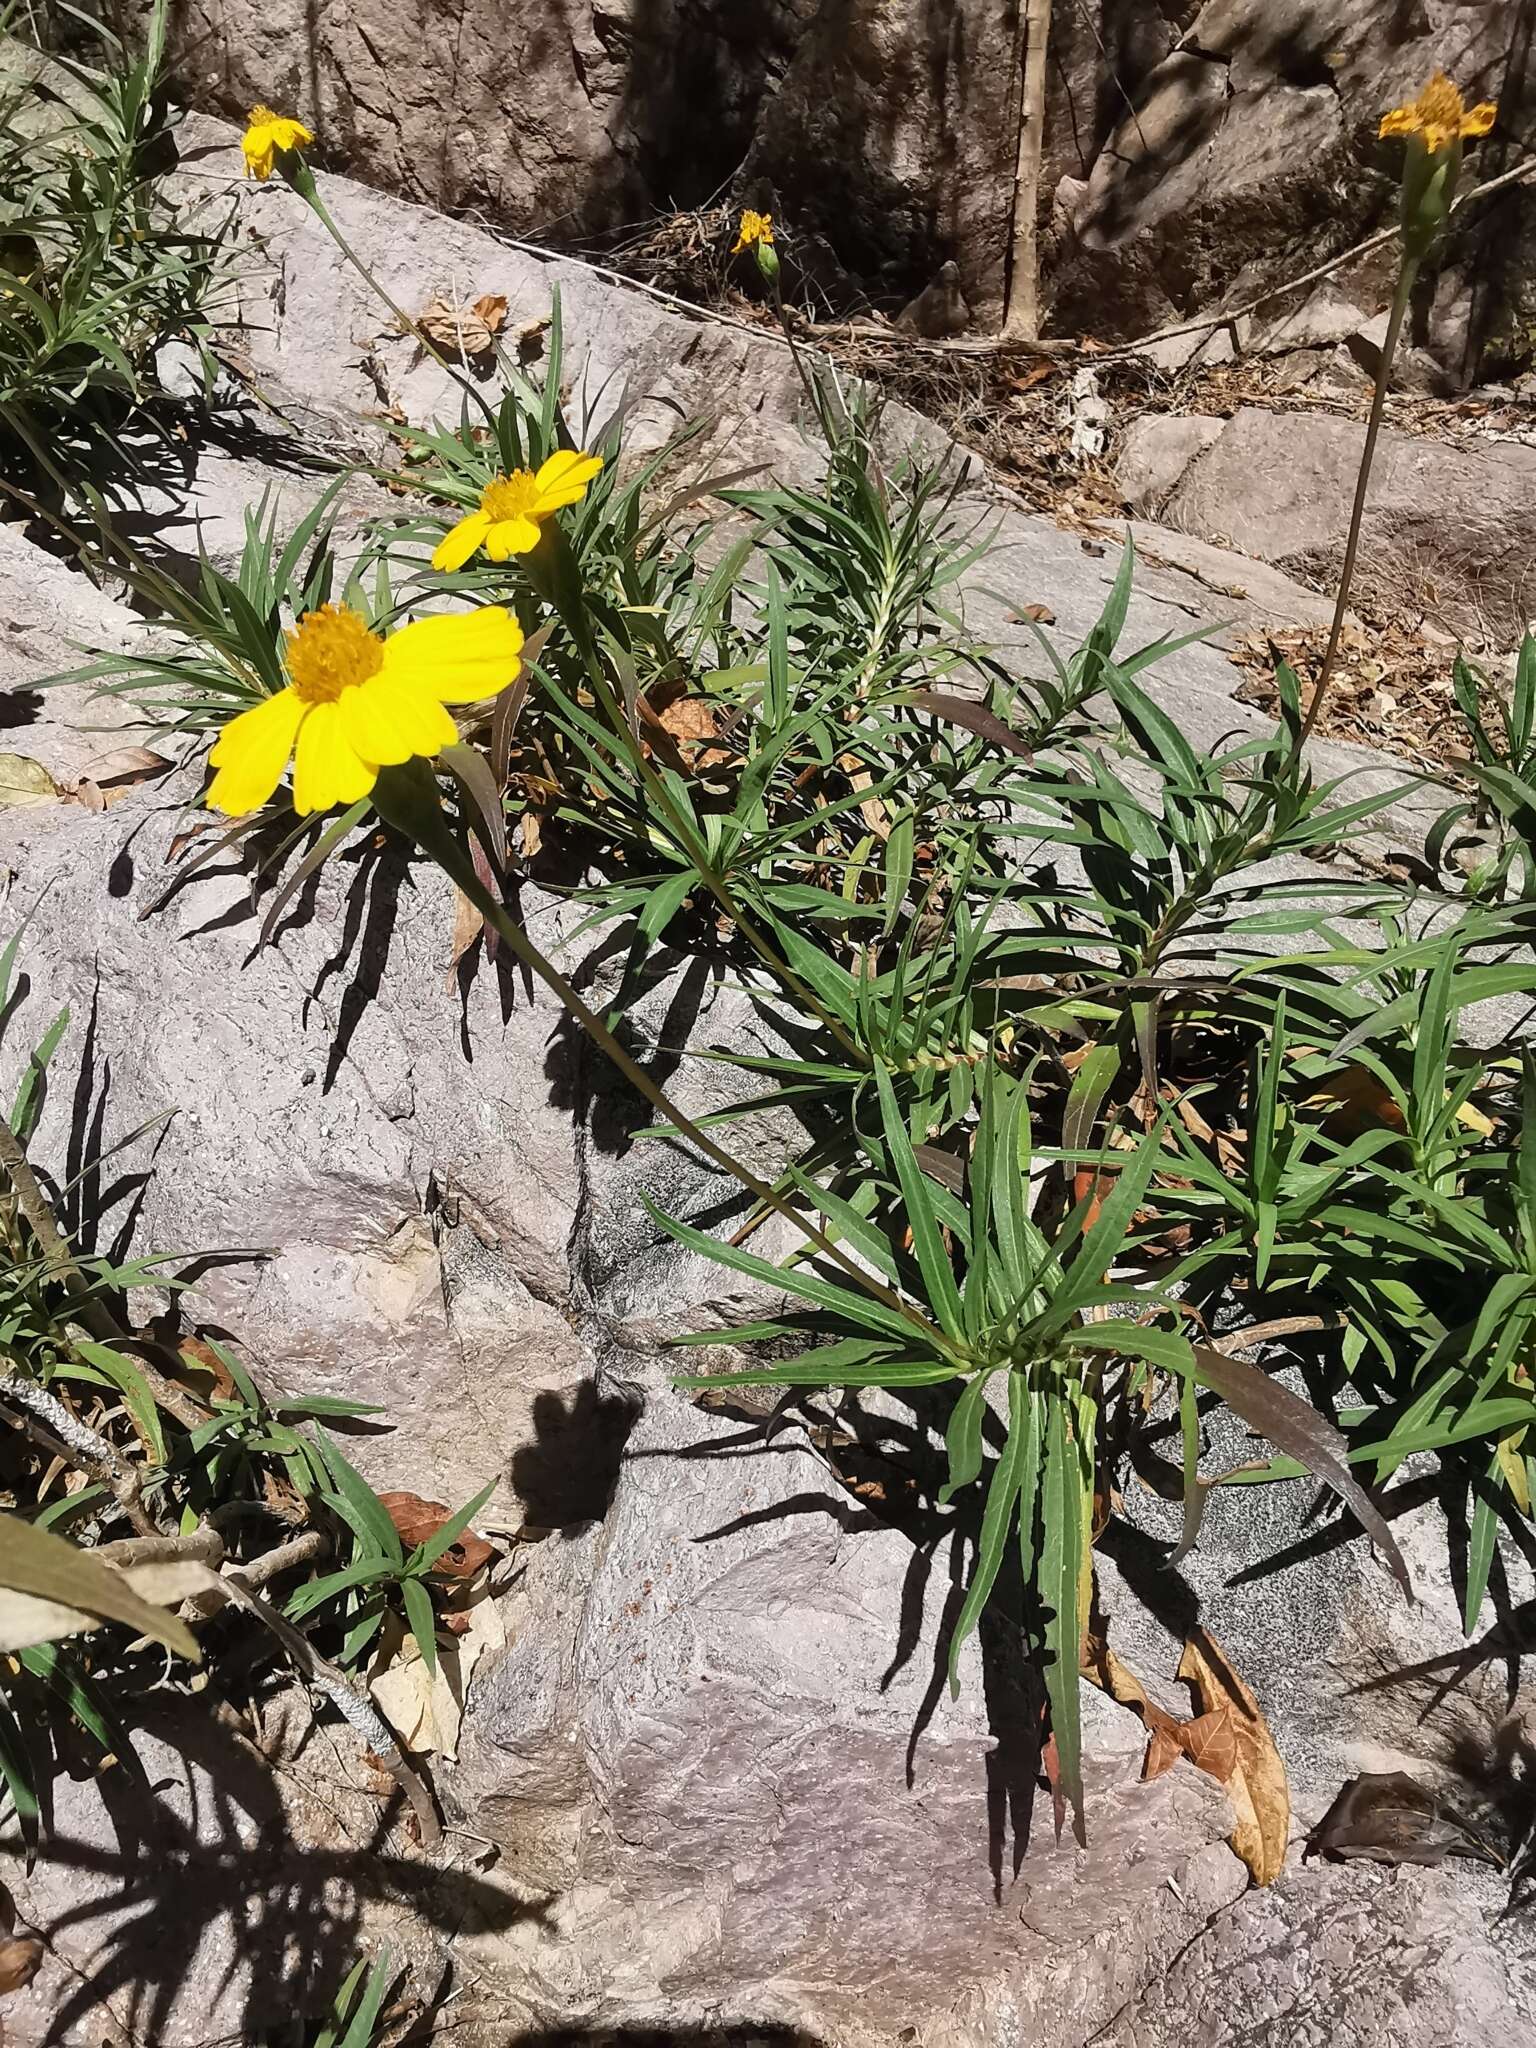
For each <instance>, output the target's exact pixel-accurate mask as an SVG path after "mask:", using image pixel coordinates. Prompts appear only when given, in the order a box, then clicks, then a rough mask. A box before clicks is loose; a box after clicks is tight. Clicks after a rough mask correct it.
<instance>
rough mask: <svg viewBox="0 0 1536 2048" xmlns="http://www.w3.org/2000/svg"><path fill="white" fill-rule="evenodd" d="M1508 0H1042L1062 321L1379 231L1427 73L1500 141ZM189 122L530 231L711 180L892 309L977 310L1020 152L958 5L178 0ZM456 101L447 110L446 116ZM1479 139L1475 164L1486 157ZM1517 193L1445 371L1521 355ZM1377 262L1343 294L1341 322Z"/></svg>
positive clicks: (999, 84) (1051, 224)
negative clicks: (1391, 141) (936, 304)
mask: <svg viewBox="0 0 1536 2048" xmlns="http://www.w3.org/2000/svg"><path fill="white" fill-rule="evenodd" d="M1522 20H1523V16H1522V14H1521V0H1488V4H1485V5H1482V6H1478V7H1476V8H1473V9H1468V8H1467V7H1466V6H1465V5H1461V4H1458V0H1423V4H1421V5H1418V6H1416V7H1415V8H1412V9H1410V10H1408V11H1407V12H1406V13H1405V12H1404V11H1403V10H1402V9H1384V8H1382V7H1381V6H1379V5H1375V4H1373V0H1328V4H1324V0H1207V4H1205V5H1203V6H1202V5H1200V4H1198V0H1178V4H1174V0H1127V4H1124V5H1121V6H1118V7H1116V8H1113V9H1109V10H1105V9H1088V8H1072V7H1057V8H1056V9H1055V10H1054V11H1053V19H1052V23H1051V31H1050V62H1049V70H1048V81H1047V99H1046V108H1045V121H1044V133H1043V165H1042V177H1041V184H1040V190H1039V194H1038V198H1039V218H1040V223H1041V226H1042V228H1043V229H1048V230H1049V232H1048V233H1047V237H1046V255H1047V267H1048V276H1047V287H1048V291H1049V292H1050V293H1051V294H1053V295H1054V298H1055V320H1056V324H1057V326H1058V328H1059V329H1061V330H1062V331H1085V332H1091V333H1095V334H1100V335H1109V334H1114V335H1120V336H1126V335H1131V334H1135V333H1138V332H1145V331H1146V330H1148V329H1150V328H1153V327H1156V326H1158V325H1161V324H1163V323H1164V322H1166V321H1170V320H1173V319H1177V318H1179V317H1187V316H1188V315H1189V314H1190V313H1191V312H1192V311H1199V310H1201V309H1203V308H1204V307H1206V306H1208V305H1210V304H1211V303H1213V302H1214V300H1215V299H1216V297H1217V296H1218V295H1219V294H1222V293H1224V292H1226V291H1227V290H1228V289H1229V288H1232V289H1233V291H1234V296H1237V295H1239V289H1240V290H1241V291H1244V292H1249V293H1251V292H1252V291H1254V290H1256V289H1258V288H1261V287H1262V286H1264V285H1269V284H1274V283H1277V282H1279V281H1280V280H1281V279H1283V278H1285V277H1289V276H1294V275H1296V274H1297V272H1298V271H1301V270H1304V269H1306V268H1308V267H1309V266H1310V264H1312V263H1314V262H1315V261H1316V260H1317V258H1318V254H1319V253H1320V245H1321V253H1322V254H1328V253H1331V252H1332V251H1334V250H1338V249H1343V248H1346V247H1348V246H1349V245H1351V244H1352V243H1353V242H1355V241H1357V240H1359V239H1360V238H1361V237H1362V236H1363V235H1364V234H1365V233H1367V232H1368V231H1369V230H1370V229H1371V228H1373V227H1375V226H1377V225H1379V224H1381V222H1382V221H1383V220H1384V218H1385V217H1386V215H1387V213H1388V211H1389V209H1390V207H1391V204H1392V177H1393V174H1394V170H1395V165H1394V161H1393V158H1392V155H1391V152H1390V151H1389V150H1387V149H1383V148H1381V147H1379V146H1378V145H1377V143H1376V141H1375V132H1376V125H1377V122H1378V120H1379V118H1380V116H1381V114H1382V113H1383V111H1385V109H1387V108H1388V107H1390V106H1393V105H1395V104H1396V103H1397V102H1398V101H1399V100H1401V99H1403V98H1405V97H1411V95H1412V94H1413V93H1415V92H1416V91H1417V90H1418V88H1419V87H1420V85H1422V84H1423V82H1424V80H1425V79H1426V78H1427V77H1428V75H1429V73H1430V71H1431V70H1432V69H1433V68H1434V67H1435V66H1436V65H1437V64H1447V65H1449V67H1450V68H1451V69H1452V70H1453V71H1454V72H1455V74H1456V76H1457V78H1458V80H1459V81H1460V82H1461V83H1462V84H1463V85H1464V86H1465V87H1467V88H1468V90H1469V91H1470V92H1471V93H1472V95H1473V96H1478V97H1481V96H1487V97H1493V98H1498V99H1501V100H1503V101H1504V103H1505V105H1506V109H1507V119H1508V126H1507V133H1508V134H1509V135H1518V134H1519V133H1520V118H1521V94H1522V90H1524V89H1525V87H1524V81H1523V77H1522V65H1523V62H1524V61H1525V60H1523V59H1522V56H1521V51H1522V47H1523V46H1522V41H1521V27H1520V25H1521V22H1522ZM176 28H177V34H178V48H179V51H180V53H181V58H180V64H181V82H182V84H183V88H184V91H185V97H186V98H187V100H188V101H189V103H191V104H194V105H199V106H203V107H208V108H210V109H217V110H219V111H221V112H224V113H228V114H231V115H235V116H237V117H243V115H244V114H245V112H246V110H247V109H248V108H249V107H250V105H251V104H252V103H253V102H255V101H258V100H265V101H268V102H271V103H273V104H280V105H282V106H284V107H285V108H286V109H287V110H289V111H291V112H294V113H297V114H299V115H301V116H302V117H303V118H304V119H305V120H306V121H308V122H309V123H310V125H311V126H312V127H313V128H314V129H315V130H316V132H317V135H318V137H319V142H318V145H317V151H318V154H317V161H320V162H324V163H327V164H329V165H332V166H334V167H337V168H341V169H346V170H350V171H353V172H355V173H356V174H358V175H360V176H362V177H364V178H365V179H367V180H368V181H369V182H370V183H375V184H378V185H380V186H382V187H383V188H385V189H387V190H392V191H396V192H402V193H405V194H408V195H409V196H411V197H413V198H418V199H422V200H425V201H427V202H429V203H431V204H433V205H436V206H439V207H441V208H442V209H443V210H444V211H446V212H449V213H471V212H473V213H480V214H483V215H484V216H485V217H486V218H488V219H490V220H492V221H496V222H499V223H500V224H502V225H504V226H507V227H510V228H511V229H512V230H513V231H514V232H518V233H522V234H529V235H532V236H535V237H536V238H538V239H541V240H549V239H555V240H558V239H561V238H569V239H570V240H573V241H577V240H580V239H582V238H586V237H590V236H592V235H593V234H594V233H600V232H602V231H604V230H606V229H611V228H618V227H623V228H624V229H625V230H631V229H632V227H633V224H634V223H636V222H643V221H645V220H646V219H647V218H649V217H650V216H652V215H654V214H656V213H666V212H669V211H671V210H672V209H673V208H675V207H679V206H681V207H696V206H702V205H705V204H706V203H708V202H709V201H710V200H711V198H712V197H713V196H714V195H715V194H717V193H718V192H720V191H722V190H723V191H727V192H734V193H735V194H736V195H737V196H739V197H743V198H746V199H747V200H749V201H750V202H751V203H754V204H757V203H760V202H761V201H762V200H764V199H767V200H769V201H770V202H771V203H772V205H773V207H774V210H775V211H776V213H777V215H778V217H779V219H780V221H781V223H782V224H783V226H784V228H785V230H786V232H787V235H788V237H789V240H790V246H791V247H792V248H794V247H795V246H796V244H797V243H798V246H799V249H800V252H801V253H802V254H803V256H804V258H805V260H806V262H807V265H808V267H809V268H810V269H811V270H812V271H813V272H814V273H815V274H816V276H817V278H818V281H819V282H821V283H823V284H825V283H828V282H830V283H831V284H832V286H833V288H834V289H835V290H839V291H842V292H845V293H846V291H847V289H848V284H847V277H846V276H845V273H848V274H851V275H852V277H853V278H855V279H857V280H860V281H862V284H863V286H864V288H865V289H866V290H868V289H873V290H874V291H876V292H877V293H883V294H886V295H888V297H889V299H890V301H891V303H892V304H893V306H894V305H899V304H900V303H901V302H902V301H903V300H904V299H905V298H907V297H909V296H910V295H911V294H912V293H913V292H914V291H917V290H920V289H921V288H922V287H923V286H924V285H925V284H926V283H927V282H928V280H929V279H930V278H931V277H932V276H933V275H934V272H935V271H936V270H937V269H938V268H939V266H940V264H941V263H943V262H944V261H946V260H953V261H955V262H956V263H957V264H958V267H959V270H960V276H961V284H962V288H963V290H964V294H965V297H966V299H967V301H968V302H969V304H970V307H971V310H972V312H973V314H974V315H975V316H976V317H977V318H978V319H979V320H980V321H982V322H983V323H990V322H992V321H994V320H995V319H996V318H997V316H998V315H999V314H1000V313H1001V310H1002V305H1003V297H1004V287H1005V278H1006V265H1007V261H1008V249H1009V226H1010V219H1009V217H1010V210H1011V205H1012V196H1013V188H1014V176H1015V169H1016V164H1017V159H1018V145H1019V115H1020V107H1019V91H1018V81H1019V75H1020V55H1021V50H1020V32H1019V23H1018V14H1017V10H1013V9H1001V10H1000V9H997V8H993V7H988V6H986V5H985V4H982V0H957V4H955V5H953V6H950V7H947V8H944V9H938V10H935V9H934V8H933V7H932V6H930V5H927V4H924V0H753V4H752V5H751V6H743V5H742V4H740V0H702V4H688V0H617V4H615V5H613V6H611V7H607V8H603V9H598V10H595V11H591V10H585V9H583V8H581V7H579V6H576V5H574V4H572V0H556V4H553V5H551V6H550V7H548V8H546V9H545V10H544V11H543V12H542V13H541V14H540V15H539V17H538V19H537V20H536V21H535V20H532V19H530V20H528V21H526V22H525V21H523V20H521V19H519V20H518V21H516V22H515V23H512V24H510V25H509V24H508V22H507V20H506V18H505V15H504V13H503V12H502V11H500V10H498V9H496V8H494V7H493V6H491V5H490V0H471V4H470V5H469V6H468V7H467V8H465V9H464V10H461V11H460V12H459V13H457V14H455V15H454V16H453V17H452V18H451V19H450V18H448V17H444V18H443V19H441V20H439V19H438V18H437V17H435V16H433V15H431V14H430V13H429V14H427V15H424V16H420V17H417V16H415V15H403V14H401V13H400V12H399V10H398V9H396V8H393V7H391V6H390V5H388V4H387V0H360V4H359V5H357V6H354V7H351V8H348V9H335V8H322V9H319V10H316V9H313V8H306V7H304V6H302V5H301V4H300V0H279V4H277V5H276V6H261V7H258V6H256V5H255V4H254V0H188V4H186V5H185V6H183V7H181V8H179V9H178V10H177V20H176ZM444 108H449V109H451V110H452V111H451V114H450V115H449V116H448V117H447V118H445V117H444V113H443V109H444ZM1506 148H1507V145H1506V144H1505V143H1503V142H1502V141H1501V140H1499V139H1497V138H1496V139H1493V140H1491V141H1490V142H1488V143H1485V144H1484V145H1483V147H1482V148H1481V149H1480V151H1478V152H1477V154H1476V161H1477V162H1478V164H1479V166H1480V168H1481V172H1482V175H1484V176H1488V175H1491V174H1492V173H1493V172H1495V171H1497V170H1500V169H1503V168H1505V167H1506V157H1505V154H1504V151H1505V149H1506ZM1532 206H1533V202H1532V200H1531V198H1530V195H1529V193H1528V192H1527V193H1525V194H1520V193H1512V194H1508V195H1506V196H1505V197H1504V198H1503V199H1501V200H1500V201H1499V202H1498V203H1497V205H1495V206H1492V207H1490V208H1489V209H1488V210H1487V211H1486V212H1485V214H1484V215H1483V216H1482V218H1480V219H1479V220H1478V221H1477V222H1475V223H1473V224H1472V225H1471V226H1470V227H1469V228H1468V229H1466V230H1465V231H1463V233H1462V234H1461V235H1460V236H1458V239H1457V241H1456V242H1455V244H1454V245H1453V247H1452V250H1451V261H1450V264H1449V268H1448V272H1447V275H1446V279H1445V287H1444V289H1443V291H1442V292H1441V294H1440V295H1439V300H1438V303H1437V313H1436V321H1435V325H1436V333H1437V343H1438V345H1439V346H1440V348H1441V350H1442V353H1444V354H1446V355H1447V358H1448V359H1449V358H1451V357H1453V356H1459V357H1462V358H1471V359H1475V357H1476V355H1477V353H1478V351H1479V350H1480V349H1482V348H1484V347H1487V348H1490V349H1491V350H1493V351H1494V352H1495V354H1497V353H1498V352H1500V351H1503V352H1506V353H1507V352H1508V351H1509V350H1510V349H1511V348H1512V347H1514V348H1518V347H1519V345H1520V337H1521V335H1522V334H1526V340H1525V343H1524V346H1525V347H1526V349H1527V350H1528V347H1529V340H1528V333H1527V329H1528V325H1529V318H1530V313H1531V307H1530V301H1529V286H1528V283H1527V282H1526V281H1525V280H1526V279H1527V278H1528V275H1529V265H1528V264H1523V262H1522V252H1523V251H1524V250H1525V249H1526V247H1527V243H1528V237H1529V235H1530V233H1531V224H1532V219H1533V214H1532ZM1387 275H1388V270H1387V259H1382V258H1378V259H1376V260H1375V261H1374V262H1372V263H1370V264H1367V265H1366V266H1365V267H1364V268H1362V269H1361V270H1360V271H1359V272H1358V273H1357V274H1356V275H1355V276H1353V277H1352V278H1351V279H1350V288H1351V290H1352V291H1354V292H1356V293H1358V295H1359V296H1360V299H1361V304H1362V308H1363V310H1365V311H1367V312H1370V311H1374V310H1376V308H1377V305H1378V304H1379V302H1380V301H1381V299H1382V298H1383V297H1384V294H1385V291H1386V289H1387V288H1388V287H1387V282H1386V280H1387Z"/></svg>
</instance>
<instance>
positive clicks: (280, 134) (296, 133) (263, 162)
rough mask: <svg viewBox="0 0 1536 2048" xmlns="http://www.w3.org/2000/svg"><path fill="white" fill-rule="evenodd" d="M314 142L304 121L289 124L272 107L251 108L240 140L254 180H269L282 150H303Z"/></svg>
mask: <svg viewBox="0 0 1536 2048" xmlns="http://www.w3.org/2000/svg"><path fill="white" fill-rule="evenodd" d="M314 139H315V138H314V136H313V135H311V134H310V132H309V130H308V129H307V128H306V127H305V126H304V123H303V122H302V121H290V120H289V119H288V117H287V116H286V115H285V114H274V113H273V111H272V109H271V108H270V107H252V109H251V114H250V119H249V120H248V121H247V122H246V124H245V133H244V135H243V136H242V137H241V138H240V147H241V149H242V150H243V151H244V152H245V168H246V170H247V171H248V172H249V173H250V175H251V176H252V177H253V178H261V179H267V178H270V177H271V175H272V166H273V164H274V163H275V162H276V160H277V155H278V152H279V151H280V150H289V149H302V148H303V147H304V145H305V144H306V143H309V142H313V141H314Z"/></svg>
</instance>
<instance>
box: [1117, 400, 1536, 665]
mask: <svg viewBox="0 0 1536 2048" xmlns="http://www.w3.org/2000/svg"><path fill="white" fill-rule="evenodd" d="M1160 431H1161V432H1162V433H1163V434H1166V435H1167V436H1169V437H1170V438H1171V437H1172V436H1173V434H1174V431H1175V430H1174V429H1173V428H1171V427H1169V428H1163V429H1160ZM1364 437H1365V430H1364V428H1363V427H1362V426H1358V425H1356V424H1355V423H1354V422H1353V421H1349V420H1331V419H1325V418H1322V417H1320V416H1318V415H1313V414H1306V413H1294V412H1270V411H1267V410H1265V409H1263V408H1260V407H1258V406H1243V407H1242V408H1241V409H1240V410H1239V411H1238V412H1237V413H1236V415H1235V416H1234V417H1233V418H1232V419H1231V420H1230V421H1228V422H1227V424H1226V426H1225V427H1224V428H1223V430H1222V432H1221V434H1220V436H1219V437H1218V438H1215V439H1213V440H1212V441H1211V444H1210V446H1209V447H1208V448H1207V449H1206V450H1205V451H1204V453H1202V454H1199V455H1198V456H1197V457H1195V459H1193V460H1192V461H1191V462H1190V463H1189V464H1188V465H1187V466H1186V467H1185V468H1184V469H1183V471H1182V474H1181V475H1180V477H1179V480H1178V482H1177V484H1176V485H1175V487H1174V489H1173V491H1172V493H1171V495H1170V496H1168V497H1167V498H1166V500H1165V501H1164V504H1163V508H1162V510H1163V517H1164V518H1165V519H1166V520H1167V522H1168V523H1169V524H1170V525H1175V526H1182V527H1184V528H1186V529H1187V530H1189V531H1190V532H1193V533H1197V534H1199V535H1201V536H1203V537H1204V538H1205V539H1207V540H1215V541H1220V542H1222V543H1223V544H1225V545H1227V546H1231V547H1235V548H1237V549H1239V550H1240V551H1242V552H1244V553H1247V554H1253V555H1258V556H1260V557H1261V558H1262V559H1263V560H1265V561H1269V562H1273V563H1275V564H1276V565H1277V566H1278V567H1280V568H1282V569H1286V570H1288V571H1289V572H1291V573H1292V574H1300V575H1303V576H1308V577H1312V578H1314V579H1316V580H1319V581H1321V582H1324V583H1327V582H1329V581H1330V580H1331V579H1332V578H1334V577H1335V576H1336V574H1337V570H1338V565H1339V563H1340V562H1341V561H1342V557H1343V551H1344V543H1345V539H1346V537H1347V533H1348V528H1349V513H1350V504H1351V501H1352V498H1353V495H1354V482H1355V476H1356V472H1357V470H1358V468H1359V463H1360V454H1361V448H1362V446H1363V443H1364ZM1140 459H1141V461H1142V464H1143V466H1144V465H1145V460H1146V458H1145V455H1143V456H1142V457H1141V458H1140ZM1134 474H1135V472H1134V468H1133V472H1132V479H1133V481H1134ZM1533 504H1536V448H1528V447H1526V446H1524V445H1523V444H1522V443H1519V442H1514V441H1489V442H1486V443H1483V444H1480V445H1478V446H1476V447H1470V446H1465V445H1460V446H1453V445H1451V444H1448V443H1446V442H1442V441H1437V440H1433V439H1431V438H1429V437H1428V436H1427V435H1420V434H1407V433H1402V432H1397V431H1394V430H1392V429H1390V428H1388V429H1386V430H1384V431H1383V433H1382V435H1381V439H1380V443H1379V445H1378V448H1377V453H1376V461H1375V466H1374V468H1373V470H1372V474H1371V492H1370V497H1369V499H1368V501H1367V505H1366V514H1365V525H1364V529H1363V538H1362V544H1361V561H1360V568H1359V584H1358V587H1359V589H1360V592H1361V595H1362V596H1363V597H1370V598H1373V599H1374V600H1375V601H1377V602H1378V603H1381V604H1383V605H1385V606H1386V607H1388V608H1390V609H1392V610H1395V611H1398V612H1406V613H1408V614H1409V615H1410V616H1419V617H1424V616H1428V617H1430V618H1433V619H1435V620H1437V622H1439V623H1442V624H1444V625H1446V626H1448V627H1450V628H1452V629H1453V630H1456V631H1458V632H1470V633H1473V634H1478V633H1480V632H1481V631H1482V630H1483V629H1485V628H1486V629H1487V630H1488V631H1489V632H1490V635H1491V637H1494V638H1496V639H1497V640H1499V641H1500V642H1501V643H1502V642H1504V641H1507V640H1510V639H1518V638H1519V635H1520V633H1521V631H1522V630H1523V627H1524V625H1525V623H1526V621H1527V619H1528V618H1529V616H1530V605H1531V594H1530V588H1529V586H1530V580H1531V575H1532V570H1533V568H1536V520H1533V518H1532V507H1533Z"/></svg>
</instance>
